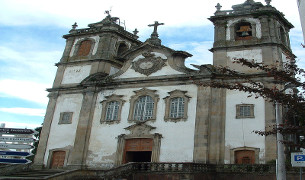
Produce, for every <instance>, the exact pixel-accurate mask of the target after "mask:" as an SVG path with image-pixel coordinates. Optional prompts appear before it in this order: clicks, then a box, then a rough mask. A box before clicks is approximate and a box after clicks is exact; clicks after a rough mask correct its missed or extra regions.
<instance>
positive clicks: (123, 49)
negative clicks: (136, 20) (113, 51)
mask: <svg viewBox="0 0 305 180" xmlns="http://www.w3.org/2000/svg"><path fill="white" fill-rule="evenodd" d="M128 49H129V47H128V46H127V45H126V44H125V43H124V42H121V43H120V45H119V47H118V51H117V56H121V55H122V54H123V53H125V52H126V51H127V50H128Z"/></svg>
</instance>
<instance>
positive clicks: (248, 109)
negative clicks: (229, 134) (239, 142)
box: [236, 104, 254, 119]
mask: <svg viewBox="0 0 305 180" xmlns="http://www.w3.org/2000/svg"><path fill="white" fill-rule="evenodd" d="M242 118H254V104H237V105H236V119H242Z"/></svg>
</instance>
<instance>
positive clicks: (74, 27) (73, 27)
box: [72, 22, 78, 30]
mask: <svg viewBox="0 0 305 180" xmlns="http://www.w3.org/2000/svg"><path fill="white" fill-rule="evenodd" d="M77 26H78V25H77V23H76V22H75V23H74V24H73V25H72V29H73V30H75V29H76V28H77Z"/></svg>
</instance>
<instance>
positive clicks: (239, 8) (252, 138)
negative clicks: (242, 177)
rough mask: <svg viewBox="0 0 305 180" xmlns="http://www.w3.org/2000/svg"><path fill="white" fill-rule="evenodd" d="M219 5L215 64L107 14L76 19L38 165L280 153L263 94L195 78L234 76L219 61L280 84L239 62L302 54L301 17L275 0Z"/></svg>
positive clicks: (241, 160)
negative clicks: (297, 37) (295, 35)
mask: <svg viewBox="0 0 305 180" xmlns="http://www.w3.org/2000/svg"><path fill="white" fill-rule="evenodd" d="M216 8H217V11H216V12H215V14H214V15H213V16H211V17H210V18H209V19H210V21H211V22H212V23H213V24H214V26H215V37H214V44H213V47H212V49H211V52H212V53H213V65H200V66H199V65H194V67H195V68H197V69H190V68H187V67H186V66H185V60H187V58H188V57H191V56H192V55H191V54H189V53H187V52H184V51H177V50H173V49H170V48H168V47H165V46H163V45H162V44H161V40H160V39H159V35H158V32H157V28H158V26H159V25H162V23H158V22H155V23H154V24H152V25H151V26H153V27H154V30H153V33H152V34H151V37H150V38H149V39H147V40H146V41H145V42H141V41H139V40H138V36H137V32H136V31H135V32H134V33H130V32H127V31H126V30H125V29H124V28H123V27H121V26H120V25H119V24H118V23H117V22H118V18H116V17H112V16H110V14H108V16H107V17H106V18H105V19H103V20H102V21H100V22H97V23H93V24H89V28H85V29H77V26H76V24H75V25H74V26H73V28H72V29H71V30H70V32H69V34H67V35H64V38H65V39H66V47H65V50H64V53H63V56H62V58H61V60H60V61H59V62H58V63H57V64H56V66H57V67H58V70H57V73H56V77H55V80H54V84H53V87H52V88H50V89H48V91H49V104H48V107H47V112H46V115H45V120H44V123H43V129H42V132H41V137H40V142H39V146H38V150H37V155H36V156H35V160H34V165H35V166H37V167H45V168H62V167H63V168H81V167H87V168H105V169H107V168H111V167H115V166H119V165H122V164H125V163H128V162H198V163H207V164H263V163H267V162H268V161H270V160H274V159H275V158H276V139H275V137H274V136H267V137H264V136H259V135H257V134H255V133H253V131H254V130H265V129H266V128H268V127H269V126H270V125H273V124H274V123H275V113H274V106H273V104H272V103H270V102H268V101H265V100H264V99H263V98H254V97H248V95H249V94H247V93H243V92H239V91H233V90H227V89H219V88H211V87H205V86H201V85H200V83H195V82H202V83H205V82H211V81H215V80H216V81H224V82H241V81H242V80H241V79H234V78H232V79H227V78H224V77H223V76H221V73H219V72H217V69H216V68H215V67H214V66H228V67H231V68H232V69H235V70H238V71H240V72H243V73H246V74H249V75H253V77H254V80H256V81H258V82H260V83H263V84H264V85H265V86H271V85H272V83H271V82H269V81H268V77H267V76H266V75H264V74H262V73H261V72H258V71H257V70H252V69H248V68H245V67H241V66H240V65H237V64H234V63H233V61H234V59H235V58H245V59H249V60H255V61H256V62H262V63H264V64H268V65H274V64H279V63H278V62H280V64H279V65H278V66H280V68H282V67H281V65H282V64H284V63H286V62H288V61H289V58H287V57H291V56H293V54H292V51H291V49H290V44H289V35H288V32H289V30H290V29H291V28H293V26H292V25H291V24H290V23H289V22H288V21H287V20H286V19H285V18H284V15H283V14H282V13H281V12H279V11H278V10H277V9H276V8H274V7H272V6H271V5H270V1H267V4H266V5H263V4H262V3H258V2H255V1H253V0H247V1H245V2H244V3H243V4H238V5H234V6H232V10H228V11H226V10H221V5H220V4H218V5H217V6H216Z"/></svg>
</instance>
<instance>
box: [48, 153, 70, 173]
mask: <svg viewBox="0 0 305 180" xmlns="http://www.w3.org/2000/svg"><path fill="white" fill-rule="evenodd" d="M65 157H66V152H65V151H54V152H53V154H52V162H51V168H52V169H55V168H62V167H63V166H64V163H65Z"/></svg>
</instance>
